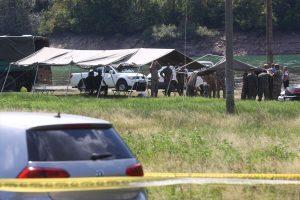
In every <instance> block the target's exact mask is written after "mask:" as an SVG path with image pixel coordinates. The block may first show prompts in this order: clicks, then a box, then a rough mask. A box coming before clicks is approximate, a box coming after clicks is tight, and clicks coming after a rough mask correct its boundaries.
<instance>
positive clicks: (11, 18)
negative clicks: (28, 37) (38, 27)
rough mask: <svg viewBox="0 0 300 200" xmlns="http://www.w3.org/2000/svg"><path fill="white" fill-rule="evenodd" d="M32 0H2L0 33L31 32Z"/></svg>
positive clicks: (0, 4)
mask: <svg viewBox="0 0 300 200" xmlns="http://www.w3.org/2000/svg"><path fill="white" fill-rule="evenodd" d="M29 14H30V2H29V1H23V0H0V34H5V35H20V34H31V22H30V17H29Z"/></svg>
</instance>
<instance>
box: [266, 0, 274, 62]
mask: <svg viewBox="0 0 300 200" xmlns="http://www.w3.org/2000/svg"><path fill="white" fill-rule="evenodd" d="M266 7H267V12H266V22H267V23H266V24H267V26H266V34H267V62H268V65H269V66H271V64H272V63H273V48H272V43H273V10H272V0H266Z"/></svg>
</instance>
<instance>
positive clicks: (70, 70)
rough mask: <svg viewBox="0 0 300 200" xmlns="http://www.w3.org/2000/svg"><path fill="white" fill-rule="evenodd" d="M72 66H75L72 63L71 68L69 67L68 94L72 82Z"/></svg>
mask: <svg viewBox="0 0 300 200" xmlns="http://www.w3.org/2000/svg"><path fill="white" fill-rule="evenodd" d="M72 68H73V64H71V65H70V68H69V77H68V85H67V91H66V95H68V92H69V86H70V82H71V78H70V76H71V72H72Z"/></svg>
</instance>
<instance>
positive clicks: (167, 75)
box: [160, 64, 173, 96]
mask: <svg viewBox="0 0 300 200" xmlns="http://www.w3.org/2000/svg"><path fill="white" fill-rule="evenodd" d="M160 75H161V77H163V78H164V88H165V95H168V96H170V95H171V88H172V86H171V81H172V75H173V71H172V69H171V67H170V64H168V65H167V67H166V68H164V69H163V70H162V71H161V72H160Z"/></svg>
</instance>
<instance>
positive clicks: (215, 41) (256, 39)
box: [49, 32, 300, 56]
mask: <svg viewBox="0 0 300 200" xmlns="http://www.w3.org/2000/svg"><path fill="white" fill-rule="evenodd" d="M49 38H50V43H51V46H53V47H60V48H71V49H72V48H74V49H120V48H140V47H145V48H146V47H152V48H176V49H178V50H180V51H182V52H184V40H176V41H172V42H160V43H159V42H157V41H154V40H150V41H145V40H144V39H143V37H142V36H141V35H138V34H136V35H131V36H126V37H125V36H120V35H115V36H110V37H102V36H97V35H74V34H71V33H64V34H59V35H58V34H57V35H53V36H50V37H49ZM224 51H225V37H224V32H221V35H220V36H218V37H214V38H206V39H189V40H187V54H188V55H190V56H199V55H204V54H217V55H223V54H224ZM234 53H235V54H236V55H247V54H248V55H260V54H264V53H265V35H264V33H257V32H250V33H235V35H234ZM274 54H300V32H286V33H283V32H275V33H274Z"/></svg>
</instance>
